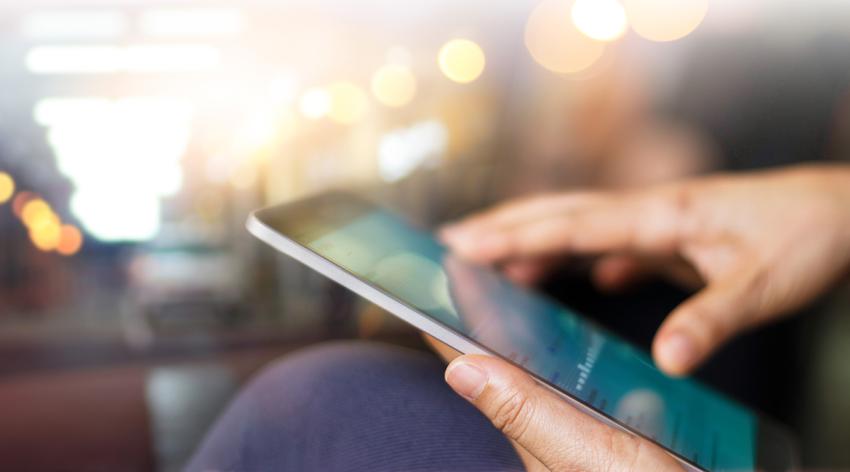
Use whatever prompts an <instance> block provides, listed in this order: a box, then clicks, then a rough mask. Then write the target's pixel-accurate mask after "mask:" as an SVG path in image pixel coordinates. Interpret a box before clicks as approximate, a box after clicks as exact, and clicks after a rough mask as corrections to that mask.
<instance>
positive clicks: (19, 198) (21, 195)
mask: <svg viewBox="0 0 850 472" xmlns="http://www.w3.org/2000/svg"><path fill="white" fill-rule="evenodd" d="M34 198H37V197H36V195H35V194H34V193H32V192H28V191H26V190H24V191H23V192H18V194H17V195H15V198H14V199H13V200H12V213H14V214H15V216H17V217H18V218H20V217H21V214H22V213H23V212H24V206H26V204H27V203H29V201H30V200H32V199H34Z"/></svg>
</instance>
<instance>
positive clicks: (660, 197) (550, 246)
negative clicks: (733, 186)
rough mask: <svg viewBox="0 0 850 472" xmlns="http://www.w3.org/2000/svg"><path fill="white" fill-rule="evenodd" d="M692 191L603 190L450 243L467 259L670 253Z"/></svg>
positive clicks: (479, 228) (473, 229)
mask: <svg viewBox="0 0 850 472" xmlns="http://www.w3.org/2000/svg"><path fill="white" fill-rule="evenodd" d="M686 195H687V191H686V190H685V189H684V188H682V189H672V188H670V189H668V188H665V189H652V190H645V191H639V192H627V193H609V194H599V195H596V196H595V197H594V198H592V199H584V200H579V201H577V202H575V204H573V205H569V206H568V207H566V209H562V210H559V211H552V212H548V213H540V210H539V209H538V211H537V212H533V214H532V215H531V216H530V217H529V218H522V217H520V216H519V215H515V216H513V217H512V218H507V217H502V218H501V220H500V222H501V224H497V225H481V224H477V225H472V226H468V227H467V226H461V227H458V228H457V229H453V231H454V232H452V233H450V234H449V235H448V236H449V237H448V238H447V242H448V244H449V246H450V247H451V248H452V249H453V250H454V251H456V252H457V253H458V254H459V255H461V256H462V257H465V258H467V259H471V260H473V261H476V262H481V263H493V262H499V261H505V260H510V259H515V258H528V257H540V256H545V255H551V254H554V253H562V252H569V253H606V252H614V251H638V252H647V253H670V252H674V251H675V249H676V248H677V245H678V243H679V241H680V238H681V236H682V235H683V234H685V229H686V228H687V226H688V225H689V224H688V222H687V219H688V218H686V217H685V216H686V215H685V213H686V209H687V200H688V199H687V198H686ZM513 211H514V212H518V211H519V210H513Z"/></svg>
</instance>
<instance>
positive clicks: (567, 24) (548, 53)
mask: <svg viewBox="0 0 850 472" xmlns="http://www.w3.org/2000/svg"><path fill="white" fill-rule="evenodd" d="M571 15H572V2H570V1H569V0H544V1H543V2H542V3H541V4H540V5H538V6H537V7H536V8H535V9H534V11H532V12H531V16H530V17H529V18H528V23H527V24H526V27H525V45H526V47H527V48H528V52H529V53H531V56H532V57H533V58H534V60H535V61H537V63H538V64H540V65H541V66H543V67H544V68H546V69H548V70H550V71H552V72H556V73H559V74H575V73H577V72H581V71H584V70H586V69H589V68H590V67H591V66H593V64H595V63H596V61H598V60H599V58H600V57H602V54H603V53H604V52H605V43H603V42H600V41H596V40H593V39H591V38H589V37H588V36H585V35H584V34H582V33H581V32H580V31H579V30H578V29H577V28H576V27H575V25H574V24H573V22H572V21H570V17H571Z"/></svg>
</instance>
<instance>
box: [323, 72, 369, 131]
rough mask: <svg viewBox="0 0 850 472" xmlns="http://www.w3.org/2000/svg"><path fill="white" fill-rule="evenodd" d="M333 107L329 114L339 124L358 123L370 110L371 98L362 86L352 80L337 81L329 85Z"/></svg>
mask: <svg viewBox="0 0 850 472" xmlns="http://www.w3.org/2000/svg"><path fill="white" fill-rule="evenodd" d="M328 93H329V94H330V97H331V109H330V111H329V112H328V116H329V117H330V118H331V119H332V120H334V121H336V122H337V123H339V124H343V125H349V124H353V123H356V122H358V121H360V120H361V119H363V117H364V116H366V112H367V111H369V98H368V97H367V96H366V92H364V91H363V90H362V89H361V88H360V87H358V86H356V85H354V84H352V83H350V82H337V83H335V84H333V85H331V86H330V87H328Z"/></svg>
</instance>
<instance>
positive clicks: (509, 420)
mask: <svg viewBox="0 0 850 472" xmlns="http://www.w3.org/2000/svg"><path fill="white" fill-rule="evenodd" d="M533 415H534V406H533V402H532V401H530V400H529V399H528V397H527V396H526V395H524V394H523V393H522V392H520V391H518V390H515V389H510V390H508V391H506V392H504V393H502V395H500V398H499V399H498V400H497V407H496V409H495V412H494V414H493V425H494V426H496V428H497V429H499V430H500V431H501V432H502V433H504V434H505V435H506V436H508V437H509V438H511V439H513V440H515V441H518V442H522V438H523V437H524V436H525V434H526V432H527V431H528V427H529V424H530V423H531V419H532V417H533Z"/></svg>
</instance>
